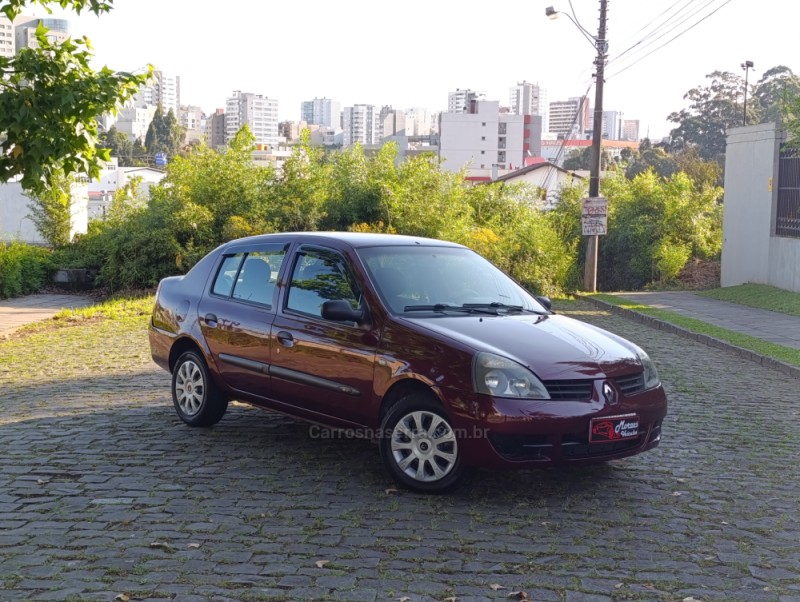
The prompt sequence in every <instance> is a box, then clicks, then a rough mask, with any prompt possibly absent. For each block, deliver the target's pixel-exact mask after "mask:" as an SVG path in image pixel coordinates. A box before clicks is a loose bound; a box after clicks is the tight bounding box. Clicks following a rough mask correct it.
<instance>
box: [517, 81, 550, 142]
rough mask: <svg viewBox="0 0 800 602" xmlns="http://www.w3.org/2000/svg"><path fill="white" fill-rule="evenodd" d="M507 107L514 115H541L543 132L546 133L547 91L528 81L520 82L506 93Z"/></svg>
mask: <svg viewBox="0 0 800 602" xmlns="http://www.w3.org/2000/svg"><path fill="white" fill-rule="evenodd" d="M508 105H509V106H510V107H511V112H512V113H514V114H515V115H541V117H542V128H543V131H545V132H546V131H547V127H548V123H547V118H548V115H547V91H546V90H545V89H544V88H542V87H540V86H539V84H534V83H531V82H528V81H521V82H519V83H517V85H516V86H513V87H511V88H510V89H509V91H508Z"/></svg>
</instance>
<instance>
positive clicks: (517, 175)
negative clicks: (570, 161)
mask: <svg viewBox="0 0 800 602" xmlns="http://www.w3.org/2000/svg"><path fill="white" fill-rule="evenodd" d="M584 180H585V178H583V177H581V176H579V175H578V174H576V173H575V172H572V171H568V170H566V169H562V168H560V167H558V166H557V165H553V164H552V163H549V162H547V161H545V160H543V159H542V160H539V161H537V162H535V163H531V164H530V165H528V166H526V167H523V168H522V169H517V170H516V171H512V172H509V173H507V174H505V175H502V176H498V177H497V178H495V179H494V181H495V182H506V183H509V184H512V183H513V184H519V183H522V184H527V185H529V186H535V187H536V188H539V189H540V190H541V191H542V208H543V209H552V208H553V207H555V206H556V205H557V204H558V196H559V193H560V191H561V190H562V189H563V188H568V187H570V186H576V185H578V184H581V183H583V181H584Z"/></svg>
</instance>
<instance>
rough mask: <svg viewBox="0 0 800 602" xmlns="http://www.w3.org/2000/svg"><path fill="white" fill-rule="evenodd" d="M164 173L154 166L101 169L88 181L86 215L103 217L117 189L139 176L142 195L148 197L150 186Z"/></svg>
mask: <svg viewBox="0 0 800 602" xmlns="http://www.w3.org/2000/svg"><path fill="white" fill-rule="evenodd" d="M165 175H166V173H164V171H162V170H160V169H155V168H154V167H115V166H111V167H110V168H108V169H103V170H102V171H101V172H100V177H99V178H98V179H97V180H92V181H91V182H89V184H88V187H87V194H88V217H89V219H103V218H104V217H105V216H106V215H107V213H108V210H109V208H110V207H111V201H113V200H114V195H115V194H116V193H117V190H119V189H120V188H123V187H124V186H126V185H127V184H129V183H130V181H131V180H133V179H134V178H140V179H141V184H140V191H141V193H142V196H143V197H145V198H147V199H149V198H150V187H151V186H154V185H155V184H158V183H159V182H161V180H163V179H164V176H165Z"/></svg>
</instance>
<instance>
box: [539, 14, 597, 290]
mask: <svg viewBox="0 0 800 602" xmlns="http://www.w3.org/2000/svg"><path fill="white" fill-rule="evenodd" d="M607 13H608V0H600V24H599V26H598V28H597V37H594V36H592V35H591V34H589V32H587V31H586V29H584V28H583V26H581V24H580V23H578V21H577V20H576V19H573V18H572V17H570V16H569V15H567V17H569V19H570V21H572V22H573V23H574V24H575V25H576V26H577V27H578V29H580V30H581V33H583V34H584V36H586V37H588V38H590V39H591V41H593V42H594V47H595V49H596V50H597V56H596V57H595V59H594V66H595V72H594V76H595V94H594V127H593V129H592V164H591V166H590V170H589V197H590V198H596V197H599V196H600V150H601V147H600V142H601V140H602V137H603V83H604V82H603V78H604V72H605V66H606V52H607V50H608V40H606V16H607ZM545 14H546V15H547V16H548V17H550V18H551V19H554V18H556V17H558V15H559V12H558V11H556V10H554V9H553V7H552V6H550V7H548V8H547V9H546V10H545ZM597 248H598V235H597V234H591V235H589V236H588V237H587V240H586V265H585V269H584V273H583V286H584V288H585V289H586V290H587V291H589V292H590V293H593V292H595V291H596V290H597Z"/></svg>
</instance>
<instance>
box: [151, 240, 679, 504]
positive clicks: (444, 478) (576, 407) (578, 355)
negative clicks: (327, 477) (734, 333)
mask: <svg viewBox="0 0 800 602" xmlns="http://www.w3.org/2000/svg"><path fill="white" fill-rule="evenodd" d="M149 334H150V345H151V349H152V355H153V359H154V360H155V362H156V363H157V364H158V365H159V366H161V367H163V368H164V369H166V370H168V371H169V372H170V373H171V374H172V399H173V403H174V406H175V410H176V412H177V414H178V416H179V417H180V419H181V420H182V421H183V422H185V423H186V424H188V425H189V426H194V427H208V426H211V425H213V424H215V423H217V422H218V421H219V420H220V419H221V418H222V417H223V415H224V414H225V411H226V409H227V407H228V401H229V400H232V399H235V400H239V401H243V402H247V403H250V404H253V405H256V406H259V407H262V408H265V409H268V410H272V411H276V412H281V413H283V414H286V415H289V416H292V417H294V418H297V419H301V420H305V421H308V422H310V423H313V424H316V425H322V426H324V427H327V428H332V429H343V430H346V431H348V432H350V433H356V434H358V435H359V436H363V437H368V438H370V439H371V440H374V441H375V442H376V443H377V444H378V446H379V450H380V455H381V458H382V460H383V462H384V464H385V465H386V468H387V470H388V472H389V473H390V474H391V475H392V477H393V478H394V479H395V480H396V481H398V482H399V483H400V484H401V485H403V486H405V487H408V488H410V489H413V490H416V491H422V492H442V491H446V490H449V489H451V488H453V487H454V486H455V485H456V484H457V483H458V482H459V479H460V478H461V476H462V475H463V473H464V470H465V469H466V468H468V467H483V468H535V467H545V466H563V465H578V464H586V463H595V462H603V461H607V460H612V459H616V458H622V457H625V456H631V455H634V454H637V453H640V452H643V451H646V450H649V449H652V448H653V447H655V446H657V445H658V443H659V441H660V439H661V425H662V420H663V419H664V417H665V415H666V413H667V400H666V396H665V394H664V390H663V388H662V386H661V383H660V381H659V377H658V373H657V372H656V368H655V366H654V365H653V362H652V361H651V360H650V358H649V357H648V356H647V354H646V353H645V352H644V351H643V350H642V349H641V348H639V347H637V346H636V345H634V344H633V343H631V342H628V341H627V340H625V339H623V338H621V337H618V336H616V335H614V334H612V333H610V332H606V331H604V330H602V329H600V328H597V327H595V326H591V325H589V324H585V323H583V322H580V321H577V320H573V319H570V318H567V317H564V316H561V315H557V314H555V313H553V311H551V309H550V302H549V300H548V299H546V298H544V297H538V298H537V297H534V296H532V295H531V294H529V293H528V292H527V291H526V290H525V289H523V288H522V287H521V286H519V285H518V284H517V283H516V282H514V281H513V280H512V279H511V278H509V277H508V276H507V275H506V274H505V273H503V272H502V271H500V270H499V269H498V268H496V267H495V266H494V265H492V264H491V263H490V262H489V261H487V260H486V259H484V258H483V257H481V256H480V255H478V254H477V253H475V252H474V251H471V250H470V249H468V248H466V247H463V246H461V245H458V244H454V243H450V242H444V241H440V240H432V239H425V238H416V237H413V236H396V235H389V234H363V233H344V232H329V233H321V232H315V233H286V234H269V235H263V236H254V237H250V238H243V239H239V240H234V241H231V242H228V243H226V244H224V245H222V246H220V247H219V248H217V249H215V250H214V251H212V252H211V253H209V254H208V255H207V256H206V257H205V258H203V259H202V260H201V261H200V262H198V263H197V264H196V265H195V266H194V267H193V268H192V270H191V271H189V273H187V274H186V275H184V276H176V277H171V278H165V279H164V280H162V281H161V283H160V285H159V287H158V292H157V294H156V301H155V308H154V311H153V316H152V321H151V324H150V329H149Z"/></svg>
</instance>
